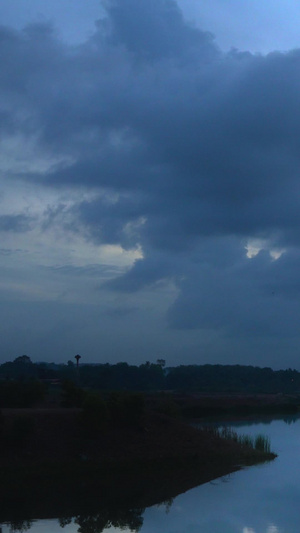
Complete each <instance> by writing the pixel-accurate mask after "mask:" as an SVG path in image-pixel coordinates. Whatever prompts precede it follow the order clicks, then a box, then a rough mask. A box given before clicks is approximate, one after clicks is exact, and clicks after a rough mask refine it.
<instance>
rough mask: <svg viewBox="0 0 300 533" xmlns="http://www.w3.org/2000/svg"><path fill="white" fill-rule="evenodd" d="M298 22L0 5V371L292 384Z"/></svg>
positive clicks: (284, 7) (298, 257)
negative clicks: (268, 376) (144, 372)
mask: <svg viewBox="0 0 300 533" xmlns="http://www.w3.org/2000/svg"><path fill="white" fill-rule="evenodd" d="M299 16H300V4H299V3H298V2H296V0H295V1H292V0H284V1H283V0H282V1H281V0H272V2H271V0H265V2H259V1H258V0H243V1H242V0H226V1H225V0H211V1H210V2H199V1H196V0H178V2H176V1H173V0H151V2H149V1H148V2H144V1H142V0H103V1H101V0H99V1H96V0H64V1H63V2H62V1H61V0H59V1H58V0H51V2H43V1H42V0H26V2H24V0H10V1H9V2H8V1H6V0H0V21H1V26H0V61H1V75H0V153H1V157H0V334H1V344H0V363H1V362H5V361H8V360H12V359H14V358H15V357H18V356H19V355H22V354H27V355H28V356H30V357H31V359H32V360H33V361H49V362H51V361H55V362H62V363H64V362H67V361H68V360H70V359H71V360H72V359H73V358H74V356H75V355H76V354H77V353H79V354H80V355H81V356H82V360H81V361H82V363H83V362H87V363H88V362H90V363H96V362H98V363H105V362H110V363H116V362H120V361H127V362H128V363H131V364H142V363H144V362H145V361H152V362H155V361H156V360H157V359H158V358H164V359H166V363H167V365H168V366H173V365H179V364H207V363H210V364H246V365H257V366H270V367H272V368H274V369H278V368H289V367H291V368H296V369H298V370H300V357H299V355H300V329H299V327H300V276H299V272H300V149H299V148H300V33H299V27H298V21H299Z"/></svg>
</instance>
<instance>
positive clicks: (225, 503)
mask: <svg viewBox="0 0 300 533" xmlns="http://www.w3.org/2000/svg"><path fill="white" fill-rule="evenodd" d="M228 425H230V427H232V428H234V430H235V431H237V432H238V433H243V434H248V435H253V436H254V435H257V434H264V435H266V436H268V437H270V440H271V448H272V450H273V451H274V452H276V453H278V457H277V458H276V459H275V460H274V461H272V462H270V463H265V464H261V465H257V466H251V467H247V468H245V469H242V470H239V471H237V472H234V473H233V474H230V475H228V476H226V477H223V478H218V479H216V480H214V481H212V482H209V483H205V484H203V485H200V486H198V487H197V488H194V489H192V490H189V491H187V492H186V493H184V494H181V495H179V496H177V497H176V498H175V499H174V500H173V501H169V502H165V503H163V504H161V505H156V506H153V507H149V508H147V509H145V510H144V509H132V510H126V511H125V510H124V511H122V510H115V516H116V519H115V520H114V518H112V515H111V514H110V515H109V514H108V515H107V516H103V513H102V514H101V516H100V515H97V516H96V517H95V516H88V515H86V516H84V517H75V518H73V519H70V518H69V519H67V518H61V519H60V520H59V519H57V520H36V521H33V522H27V523H26V522H25V523H22V521H16V520H15V519H14V518H13V517H12V522H11V523H10V524H8V523H5V524H2V532H3V533H7V532H10V531H16V532H17V531H20V532H21V531H30V533H37V532H41V533H50V532H51V533H58V532H59V533H62V532H64V533H75V532H76V533H77V532H80V533H100V532H102V531H104V532H106V531H107V533H121V532H123V533H124V531H137V530H139V531H140V532H141V533H154V532H155V533H299V531H300V513H299V504H300V419H299V418H296V417H285V419H276V420H275V419H273V420H264V421H262V420H260V421H255V422H252V423H246V422H240V423H230V424H228ZM104 514H105V513H104ZM75 521H76V522H77V523H75ZM118 526H119V527H118Z"/></svg>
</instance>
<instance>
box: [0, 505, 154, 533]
mask: <svg viewBox="0 0 300 533" xmlns="http://www.w3.org/2000/svg"><path fill="white" fill-rule="evenodd" d="M144 511H145V509H118V510H115V511H112V510H102V511H101V513H99V514H82V515H78V516H75V517H61V518H59V519H58V524H59V526H60V528H62V529H63V528H65V527H66V526H69V525H71V524H73V525H75V526H76V527H75V528H73V531H78V533H102V531H104V530H105V529H108V528H115V529H119V530H122V531H124V530H125V529H127V530H129V531H132V532H134V533H136V532H138V531H139V530H140V529H141V527H142V525H143V516H142V515H143V513H144ZM34 523H35V521H33V520H24V521H11V522H9V523H7V524H6V526H7V527H8V528H9V531H10V532H11V533H13V532H16V533H17V532H18V533H23V532H25V531H29V530H30V529H31V528H32V526H33V525H34ZM1 531H3V529H2V528H1V529H0V533H1ZM3 533H4V531H3Z"/></svg>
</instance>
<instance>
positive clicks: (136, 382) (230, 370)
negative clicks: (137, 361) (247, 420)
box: [0, 355, 300, 394]
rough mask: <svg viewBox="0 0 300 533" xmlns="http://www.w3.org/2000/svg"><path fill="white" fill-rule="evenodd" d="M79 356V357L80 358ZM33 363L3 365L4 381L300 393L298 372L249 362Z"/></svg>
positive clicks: (110, 387) (0, 375)
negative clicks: (248, 363)
mask: <svg viewBox="0 0 300 533" xmlns="http://www.w3.org/2000/svg"><path fill="white" fill-rule="evenodd" d="M76 358H77V359H76ZM79 358H80V356H76V357H75V359H76V364H75V363H73V362H72V361H68V362H67V364H56V363H32V362H31V360H30V358H29V357H28V356H27V355H23V356H20V357H17V358H16V359H15V360H14V361H12V362H6V363H4V364H2V365H0V380H1V381H9V380H21V381H24V380H29V379H31V380H39V381H43V382H45V383H47V382H48V383H49V382H51V380H55V379H59V380H61V381H69V382H73V383H77V384H79V383H80V386H81V387H84V388H89V389H94V390H95V389H97V390H102V391H106V390H109V391H111V390H131V391H133V390H135V391H152V390H160V391H163V390H173V391H174V390H177V391H199V392H219V393H221V392H223V393H231V392H243V393H259V392H264V393H269V394H271V393H272V394H275V393H278V392H282V393H295V392H298V391H300V373H299V372H298V371H296V370H292V369H287V370H276V371H275V370H272V369H271V368H259V367H253V366H243V365H180V366H178V367H169V368H168V367H165V361H164V360H163V359H158V360H157V361H156V362H155V363H151V362H149V361H147V362H146V363H143V364H141V365H139V366H136V365H129V364H127V363H124V362H123V363H117V364H113V365H111V364H109V363H105V364H96V365H95V364H93V365H90V364H80V365H79V366H78V368H77V362H78V361H79Z"/></svg>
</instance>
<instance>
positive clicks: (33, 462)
mask: <svg viewBox="0 0 300 533" xmlns="http://www.w3.org/2000/svg"><path fill="white" fill-rule="evenodd" d="M1 420H2V422H1V433H2V439H1V454H0V473H1V481H2V483H1V488H0V496H1V501H2V504H3V509H10V508H16V502H17V507H18V509H20V510H23V511H24V512H25V511H26V514H25V515H24V516H29V517H37V516H52V514H51V512H52V511H51V509H52V508H53V509H55V513H57V509H58V508H60V507H62V508H63V507H64V508H67V509H68V513H70V516H72V512H74V511H75V508H76V512H78V509H79V508H80V506H82V505H83V502H85V501H86V496H87V494H88V495H89V498H88V500H89V504H91V503H92V502H93V501H94V499H95V504H96V503H97V502H98V505H99V501H100V500H101V502H102V504H104V503H105V505H108V506H109V505H110V504H111V503H112V502H114V503H117V502H118V505H127V506H130V505H131V504H132V503H133V502H135V505H137V503H136V502H138V506H140V507H147V506H148V505H153V504H154V503H158V502H161V501H163V500H169V499H170V498H173V497H175V496H176V495H177V494H179V493H181V492H184V491H186V490H188V489H190V488H192V487H195V486H197V485H199V484H201V483H204V482H206V481H209V480H211V479H214V478H216V477H219V476H222V475H225V474H229V473H230V472H233V471H234V470H237V469H238V468H240V467H241V466H242V465H245V464H252V463H257V462H260V461H265V460H271V459H273V458H274V457H275V455H274V454H271V453H269V454H266V453H263V452H259V451H257V450H253V449H251V448H248V447H246V446H241V445H240V444H239V443H237V442H234V441H232V440H230V439H226V438H222V437H221V436H218V435H217V434H216V433H212V432H210V431H206V430H198V429H196V428H193V427H191V426H189V425H187V424H186V423H184V422H181V421H180V420H175V419H172V418H170V417H168V416H165V415H162V414H158V413H153V412H147V413H146V414H145V415H144V417H143V423H142V424H140V425H139V426H135V427H133V426H130V425H129V426H128V427H126V426H123V427H111V426H109V427H106V428H105V429H104V430H103V431H100V432H99V433H98V434H97V435H96V436H95V435H94V436H90V435H86V432H85V431H84V427H85V426H84V425H83V423H82V410H81V409H22V410H18V409H3V410H2V417H1ZM84 505H85V504H84ZM65 512H66V509H65ZM68 513H67V514H68ZM21 514H22V513H21ZM0 519H1V520H3V519H4V518H3V517H0Z"/></svg>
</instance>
